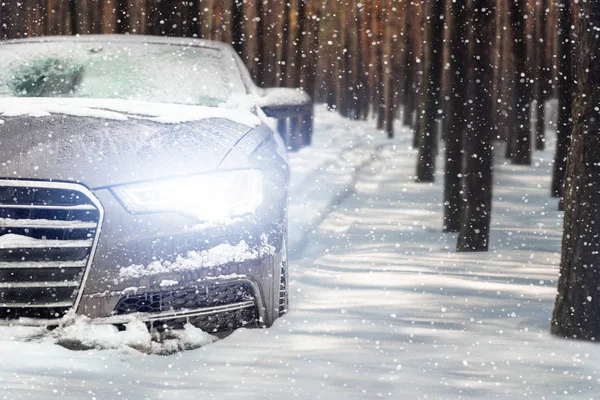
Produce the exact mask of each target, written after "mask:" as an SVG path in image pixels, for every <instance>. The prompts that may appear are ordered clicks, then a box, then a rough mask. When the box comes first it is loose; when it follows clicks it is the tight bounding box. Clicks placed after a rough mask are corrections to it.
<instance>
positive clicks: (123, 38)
mask: <svg viewBox="0 0 600 400" xmlns="http://www.w3.org/2000/svg"><path fill="white" fill-rule="evenodd" d="M46 42H121V43H140V44H143V43H156V44H161V43H162V44H174V45H186V46H197V47H206V48H212V49H219V50H232V47H231V45H229V44H228V43H223V42H216V41H213V40H205V39H196V38H184V37H164V36H149V35H75V36H43V37H36V38H27V39H10V40H4V41H0V48H2V46H5V45H15V44H24V43H46Z"/></svg>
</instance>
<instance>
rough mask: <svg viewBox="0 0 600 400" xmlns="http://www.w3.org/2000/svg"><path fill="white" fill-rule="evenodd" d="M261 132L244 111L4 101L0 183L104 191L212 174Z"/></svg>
mask: <svg viewBox="0 0 600 400" xmlns="http://www.w3.org/2000/svg"><path fill="white" fill-rule="evenodd" d="M258 125H260V120H259V119H258V117H256V116H255V115H254V114H252V113H251V112H250V111H248V110H243V109H228V108H213V107H200V106H180V105H173V104H157V103H145V102H135V101H122V100H94V99H38V98H29V99H27V98H0V177H4V178H21V179H54V180H65V181H78V182H83V183H85V184H86V185H88V186H89V187H92V188H98V187H104V186H109V185H115V184H120V183H127V182H133V181H140V180H146V179H155V178H162V177H170V176H177V175H184V174H191V173H197V172H203V171H208V170H214V169H215V168H217V167H218V166H219V164H220V162H221V161H222V160H223V159H224V157H225V156H226V155H227V154H228V153H229V152H230V151H231V149H232V148H233V147H235V145H236V144H237V143H238V142H239V141H240V139H241V138H242V137H243V136H244V135H245V134H246V133H247V132H249V131H251V130H252V129H254V128H256V127H257V126H258Z"/></svg>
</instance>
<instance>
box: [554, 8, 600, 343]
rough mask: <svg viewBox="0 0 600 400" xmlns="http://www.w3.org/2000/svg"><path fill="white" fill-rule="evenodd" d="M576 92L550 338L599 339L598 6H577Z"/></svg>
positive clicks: (599, 46)
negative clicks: (579, 13) (561, 246)
mask: <svg viewBox="0 0 600 400" xmlns="http://www.w3.org/2000/svg"><path fill="white" fill-rule="evenodd" d="M579 7H580V12H581V15H582V16H584V17H583V18H580V19H579V21H578V23H577V24H574V25H575V26H576V30H577V38H578V40H577V44H576V48H575V52H576V54H577V56H578V57H577V64H576V69H577V70H576V74H575V75H576V79H577V89H576V94H575V97H574V98H575V101H574V104H573V131H572V142H571V149H570V151H569V156H568V161H567V177H568V179H567V187H566V188H565V194H564V195H565V199H564V204H565V219H564V233H563V243H562V245H563V253H562V258H561V265H560V278H559V282H558V295H557V297H556V305H555V308H554V313H553V315H552V333H554V334H556V335H559V336H562V337H565V338H577V339H585V340H598V339H600V302H599V301H598V300H599V296H600V290H599V288H600V241H598V237H600V191H599V189H598V188H600V119H599V118H598V111H597V107H598V104H600V91H599V90H598V87H600V37H599V35H598V31H599V30H600V3H598V2H597V1H587V2H579Z"/></svg>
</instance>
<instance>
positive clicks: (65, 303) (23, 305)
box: [0, 301, 73, 308]
mask: <svg viewBox="0 0 600 400" xmlns="http://www.w3.org/2000/svg"><path fill="white" fill-rule="evenodd" d="M0 307H1V308H71V307H73V302H71V301H62V302H56V303H44V304H35V303H0Z"/></svg>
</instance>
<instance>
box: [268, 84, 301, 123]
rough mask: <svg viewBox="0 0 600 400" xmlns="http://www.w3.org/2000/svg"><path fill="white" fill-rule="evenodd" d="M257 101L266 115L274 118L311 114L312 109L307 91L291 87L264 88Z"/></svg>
mask: <svg viewBox="0 0 600 400" xmlns="http://www.w3.org/2000/svg"><path fill="white" fill-rule="evenodd" d="M257 103H258V106H259V107H260V108H261V109H262V111H263V112H264V113H265V115H266V116H267V117H270V118H275V119H285V118H294V117H299V116H302V115H307V114H312V109H313V104H312V100H311V98H310V96H309V95H308V93H306V92H305V91H303V90H301V89H293V88H271V89H264V90H263V93H262V96H260V97H259V98H258V101H257Z"/></svg>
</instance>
